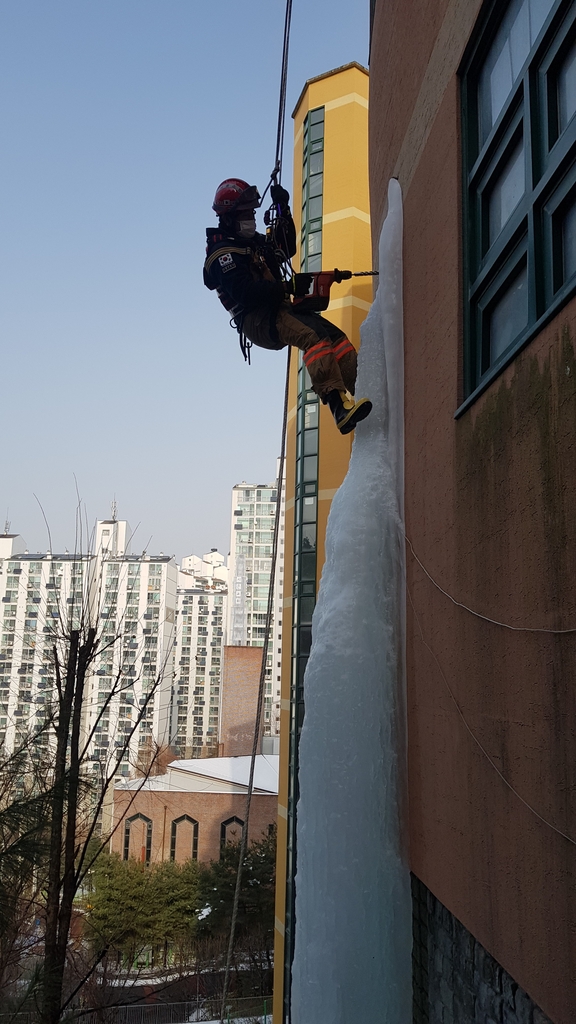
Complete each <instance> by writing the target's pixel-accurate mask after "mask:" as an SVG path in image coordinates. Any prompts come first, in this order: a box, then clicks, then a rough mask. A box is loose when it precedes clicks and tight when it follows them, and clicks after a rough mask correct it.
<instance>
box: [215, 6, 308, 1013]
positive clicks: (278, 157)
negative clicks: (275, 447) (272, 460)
mask: <svg viewBox="0 0 576 1024" xmlns="http://www.w3.org/2000/svg"><path fill="white" fill-rule="evenodd" d="M291 20H292V0H286V13H285V17H284V40H283V44H282V71H281V74H280V97H279V101H278V124H277V129H276V154H275V160H274V170H273V171H272V174H271V175H270V181H269V182H268V184H267V186H266V188H265V190H264V195H263V196H262V200H264V196H265V195H266V192H267V191H268V189H269V188H270V185H271V184H272V182H273V181H277V182H280V178H281V175H282V152H283V148H284V125H285V122H286V87H287V81H288V48H289V45H290V25H291ZM289 383H290V346H288V354H287V360H286V384H285V388H284V413H283V417H282V440H281V444H280V460H279V466H278V481H277V488H276V518H275V521H274V535H273V541H272V565H271V568H270V585H269V587H268V604H267V608H266V624H265V627H264V644H263V647H262V663H261V665H260V681H259V684H258V703H257V707H256V721H255V723H254V740H253V744H252V755H251V758H250V774H249V777H248V790H247V793H246V810H245V812H244V824H243V826H242V837H241V839H240V850H239V852H238V870H237V873H236V887H235V890H234V901H233V904H232V918H231V921H230V937H229V940H228V951H227V953H226V971H225V974H224V987H223V989H222V1002H221V1005H220V1020H221V1021H222V1022H223V1021H224V1013H225V1010H226V999H227V997H228V984H229V980H230V968H231V965H232V953H233V951H234V938H235V934H236V922H237V920H238V906H239V903H240V890H241V888H242V871H243V868H244V860H245V857H246V849H247V847H248V826H249V822H250V806H251V803H252V793H253V791H254V771H255V768H256V755H257V753H258V745H259V741H260V728H261V724H262V711H263V707H264V693H265V690H266V663H267V661H268V646H269V643H270V629H271V626H272V615H273V612H274V585H275V580H276V561H277V558H278V541H279V537H280V510H281V507H282V483H283V480H284V462H285V457H286V427H287V424H288V387H289Z"/></svg>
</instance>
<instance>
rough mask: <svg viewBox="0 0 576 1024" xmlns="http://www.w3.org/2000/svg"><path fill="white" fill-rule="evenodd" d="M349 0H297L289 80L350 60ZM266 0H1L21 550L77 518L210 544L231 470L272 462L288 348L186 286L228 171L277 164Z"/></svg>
mask: <svg viewBox="0 0 576 1024" xmlns="http://www.w3.org/2000/svg"><path fill="white" fill-rule="evenodd" d="M368 7H369V4H368V0H362V2H360V0H348V2H346V3H344V2H343V0H294V4H293V22H292V38H291V52H290V67H289V88H288V118H287V131H286V147H285V174H284V181H285V183H286V184H288V185H289V184H290V178H291V149H292V145H291V143H292V121H291V119H290V116H289V115H290V113H291V111H292V109H293V107H294V104H295V102H296V100H297V98H298V95H299V93H300V90H301V88H302V86H303V84H304V81H305V80H306V79H307V78H310V77H312V76H313V75H317V74H320V73H322V72H323V71H327V70H329V69H330V68H333V67H338V66H339V65H341V64H345V63H347V62H348V61H351V60H357V61H359V62H360V63H362V64H364V65H366V63H367V59H368ZM283 22H284V0H245V2H244V3H233V2H231V0H221V2H220V3H208V2H205V0H0V136H1V138H2V147H1V150H2V152H1V155H0V282H1V283H0V337H1V339H2V353H3V354H2V363H1V366H2V401H1V406H2V422H3V430H2V435H1V437H2V440H1V443H0V520H1V522H0V529H2V527H3V522H4V518H5V516H6V513H7V511H8V518H9V519H10V521H11V524H12V530H13V531H14V532H19V533H21V534H22V535H23V537H24V538H25V540H26V543H27V545H28V547H29V548H30V550H44V549H45V548H46V546H47V540H46V530H45V526H44V522H43V518H42V513H41V510H40V508H39V505H38V503H37V501H36V499H35V497H34V495H35V494H36V495H37V497H38V499H39V501H40V502H41V504H42V507H43V509H44V512H45V514H46V517H47V518H48V521H49V523H50V528H51V531H52V535H53V544H54V548H55V549H56V548H59V549H63V548H64V547H71V546H72V545H73V543H74V510H75V505H76V500H77V499H76V484H75V478H76V480H77V483H78V489H79V493H80V496H81V498H82V500H83V502H84V504H85V506H86V512H87V516H88V519H89V520H90V521H92V520H95V519H96V518H97V517H99V518H106V517H107V516H108V515H109V512H110V502H111V501H112V499H113V498H114V497H115V498H116V501H117V503H118V514H119V516H120V517H121V518H127V519H128V520H129V522H130V523H131V525H132V527H135V526H136V524H137V523H141V525H140V527H139V529H138V532H137V534H136V536H135V539H134V543H133V548H134V549H135V550H139V549H142V548H143V547H144V546H145V545H147V544H148V542H149V541H150V538H151V542H150V550H155V551H160V550H162V551H164V552H166V553H174V554H176V556H177V557H178V558H180V557H181V556H182V555H185V554H189V553H191V552H195V553H201V552H202V551H205V550H208V549H209V548H210V547H216V546H217V547H219V548H220V550H222V551H224V552H225V553H227V551H228V538H229V517H230V508H229V507H230V489H231V487H232V486H233V484H235V483H238V482H239V481H241V480H243V479H246V480H248V481H252V482H254V481H262V482H263V481H266V480H269V479H272V478H273V475H274V470H275V460H276V455H277V454H278V448H279V443H280V436H279V435H280V419H281V411H282V410H281V405H282V397H283V378H284V370H285V357H284V355H283V354H277V353H270V352H265V351H262V350H260V351H258V350H256V351H255V352H254V357H253V365H252V367H251V368H248V367H247V366H245V365H244V363H243V360H242V357H241V355H240V351H239V347H238V342H237V335H236V333H235V332H234V331H232V330H231V329H230V328H229V326H228V321H227V317H226V315H225V313H224V311H223V310H222V308H221V306H220V304H219V302H218V300H217V299H216V298H215V296H214V295H212V294H210V293H209V292H208V291H206V289H205V288H204V287H203V284H202V274H201V270H202V263H203V257H204V229H205V227H206V226H208V225H209V224H210V223H212V222H213V216H214V215H213V214H212V211H211V209H210V208H211V203H212V198H213V193H214V189H215V186H216V185H217V184H218V182H219V181H220V180H222V178H224V177H226V176H228V175H238V176H241V177H244V178H247V179H248V180H249V181H251V182H255V183H258V184H259V185H260V186H263V185H265V184H266V181H267V180H268V176H269V173H270V171H271V169H272V164H273V160H274V148H275V136H276V117H277V104H278V85H279V75H280V58H281V46H282V30H283Z"/></svg>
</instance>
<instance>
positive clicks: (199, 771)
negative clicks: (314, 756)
mask: <svg viewBox="0 0 576 1024" xmlns="http://www.w3.org/2000/svg"><path fill="white" fill-rule="evenodd" d="M250 761H251V758H250V757H249V756H246V757H197V758H192V759H190V760H182V761H172V762H171V763H170V764H169V765H168V770H167V772H166V774H165V775H153V776H151V778H149V779H142V778H139V779H123V780H122V781H119V782H117V783H116V785H115V787H114V788H115V789H131V790H134V789H135V790H139V789H142V790H170V791H171V792H173V793H174V792H178V791H180V790H181V789H182V790H188V789H189V788H190V787H188V786H186V785H185V784H183V785H182V786H179V785H178V776H185V777H187V778H188V779H190V781H192V779H193V778H194V777H196V779H198V781H199V782H200V786H193V789H198V790H199V791H210V789H211V786H210V782H211V781H212V782H213V783H216V787H215V789H214V792H226V786H234V787H235V790H232V792H234V791H236V792H237V791H238V789H237V788H236V787H239V788H240V791H241V792H242V791H245V790H247V789H248V781H249V776H250ZM278 762H279V757H278V754H257V755H256V764H255V766H254V792H255V793H270V794H273V795H274V796H276V795H277V793H278ZM182 782H183V783H184V779H183V780H182ZM202 783H204V784H202Z"/></svg>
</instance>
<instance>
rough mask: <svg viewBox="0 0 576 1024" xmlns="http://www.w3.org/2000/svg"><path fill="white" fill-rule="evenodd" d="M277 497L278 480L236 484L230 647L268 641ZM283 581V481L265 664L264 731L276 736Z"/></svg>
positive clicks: (229, 631)
mask: <svg viewBox="0 0 576 1024" xmlns="http://www.w3.org/2000/svg"><path fill="white" fill-rule="evenodd" d="M276 496H277V482H276V481H274V482H272V483H267V484H248V483H246V482H242V483H240V484H237V485H236V486H235V487H234V488H233V489H232V523H231V530H230V557H229V576H230V600H229V603H228V640H227V642H228V644H229V645H231V646H240V647H245V646H248V647H262V646H263V644H264V636H265V631H266V630H265V625H266V609H267V607H268V590H269V586H270V573H271V568H272V542H273V535H274V523H275V518H276ZM283 585H284V485H283V495H282V500H281V508H280V535H279V545H278V560H277V564H276V577H275V586H274V607H273V615H272V622H273V627H272V631H271V635H270V642H269V647H268V658H267V665H266V690H265V698H264V734H265V735H268V736H269V735H277V733H278V731H279V714H280V673H281V667H280V666H281V650H282V621H281V614H282V588H283Z"/></svg>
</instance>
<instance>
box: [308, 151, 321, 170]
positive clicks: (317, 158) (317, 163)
mask: <svg viewBox="0 0 576 1024" xmlns="http://www.w3.org/2000/svg"><path fill="white" fill-rule="evenodd" d="M323 163H324V155H323V153H311V154H310V159H309V161H308V170H309V172H310V174H319V173H320V171H321V170H322V166H323Z"/></svg>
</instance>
